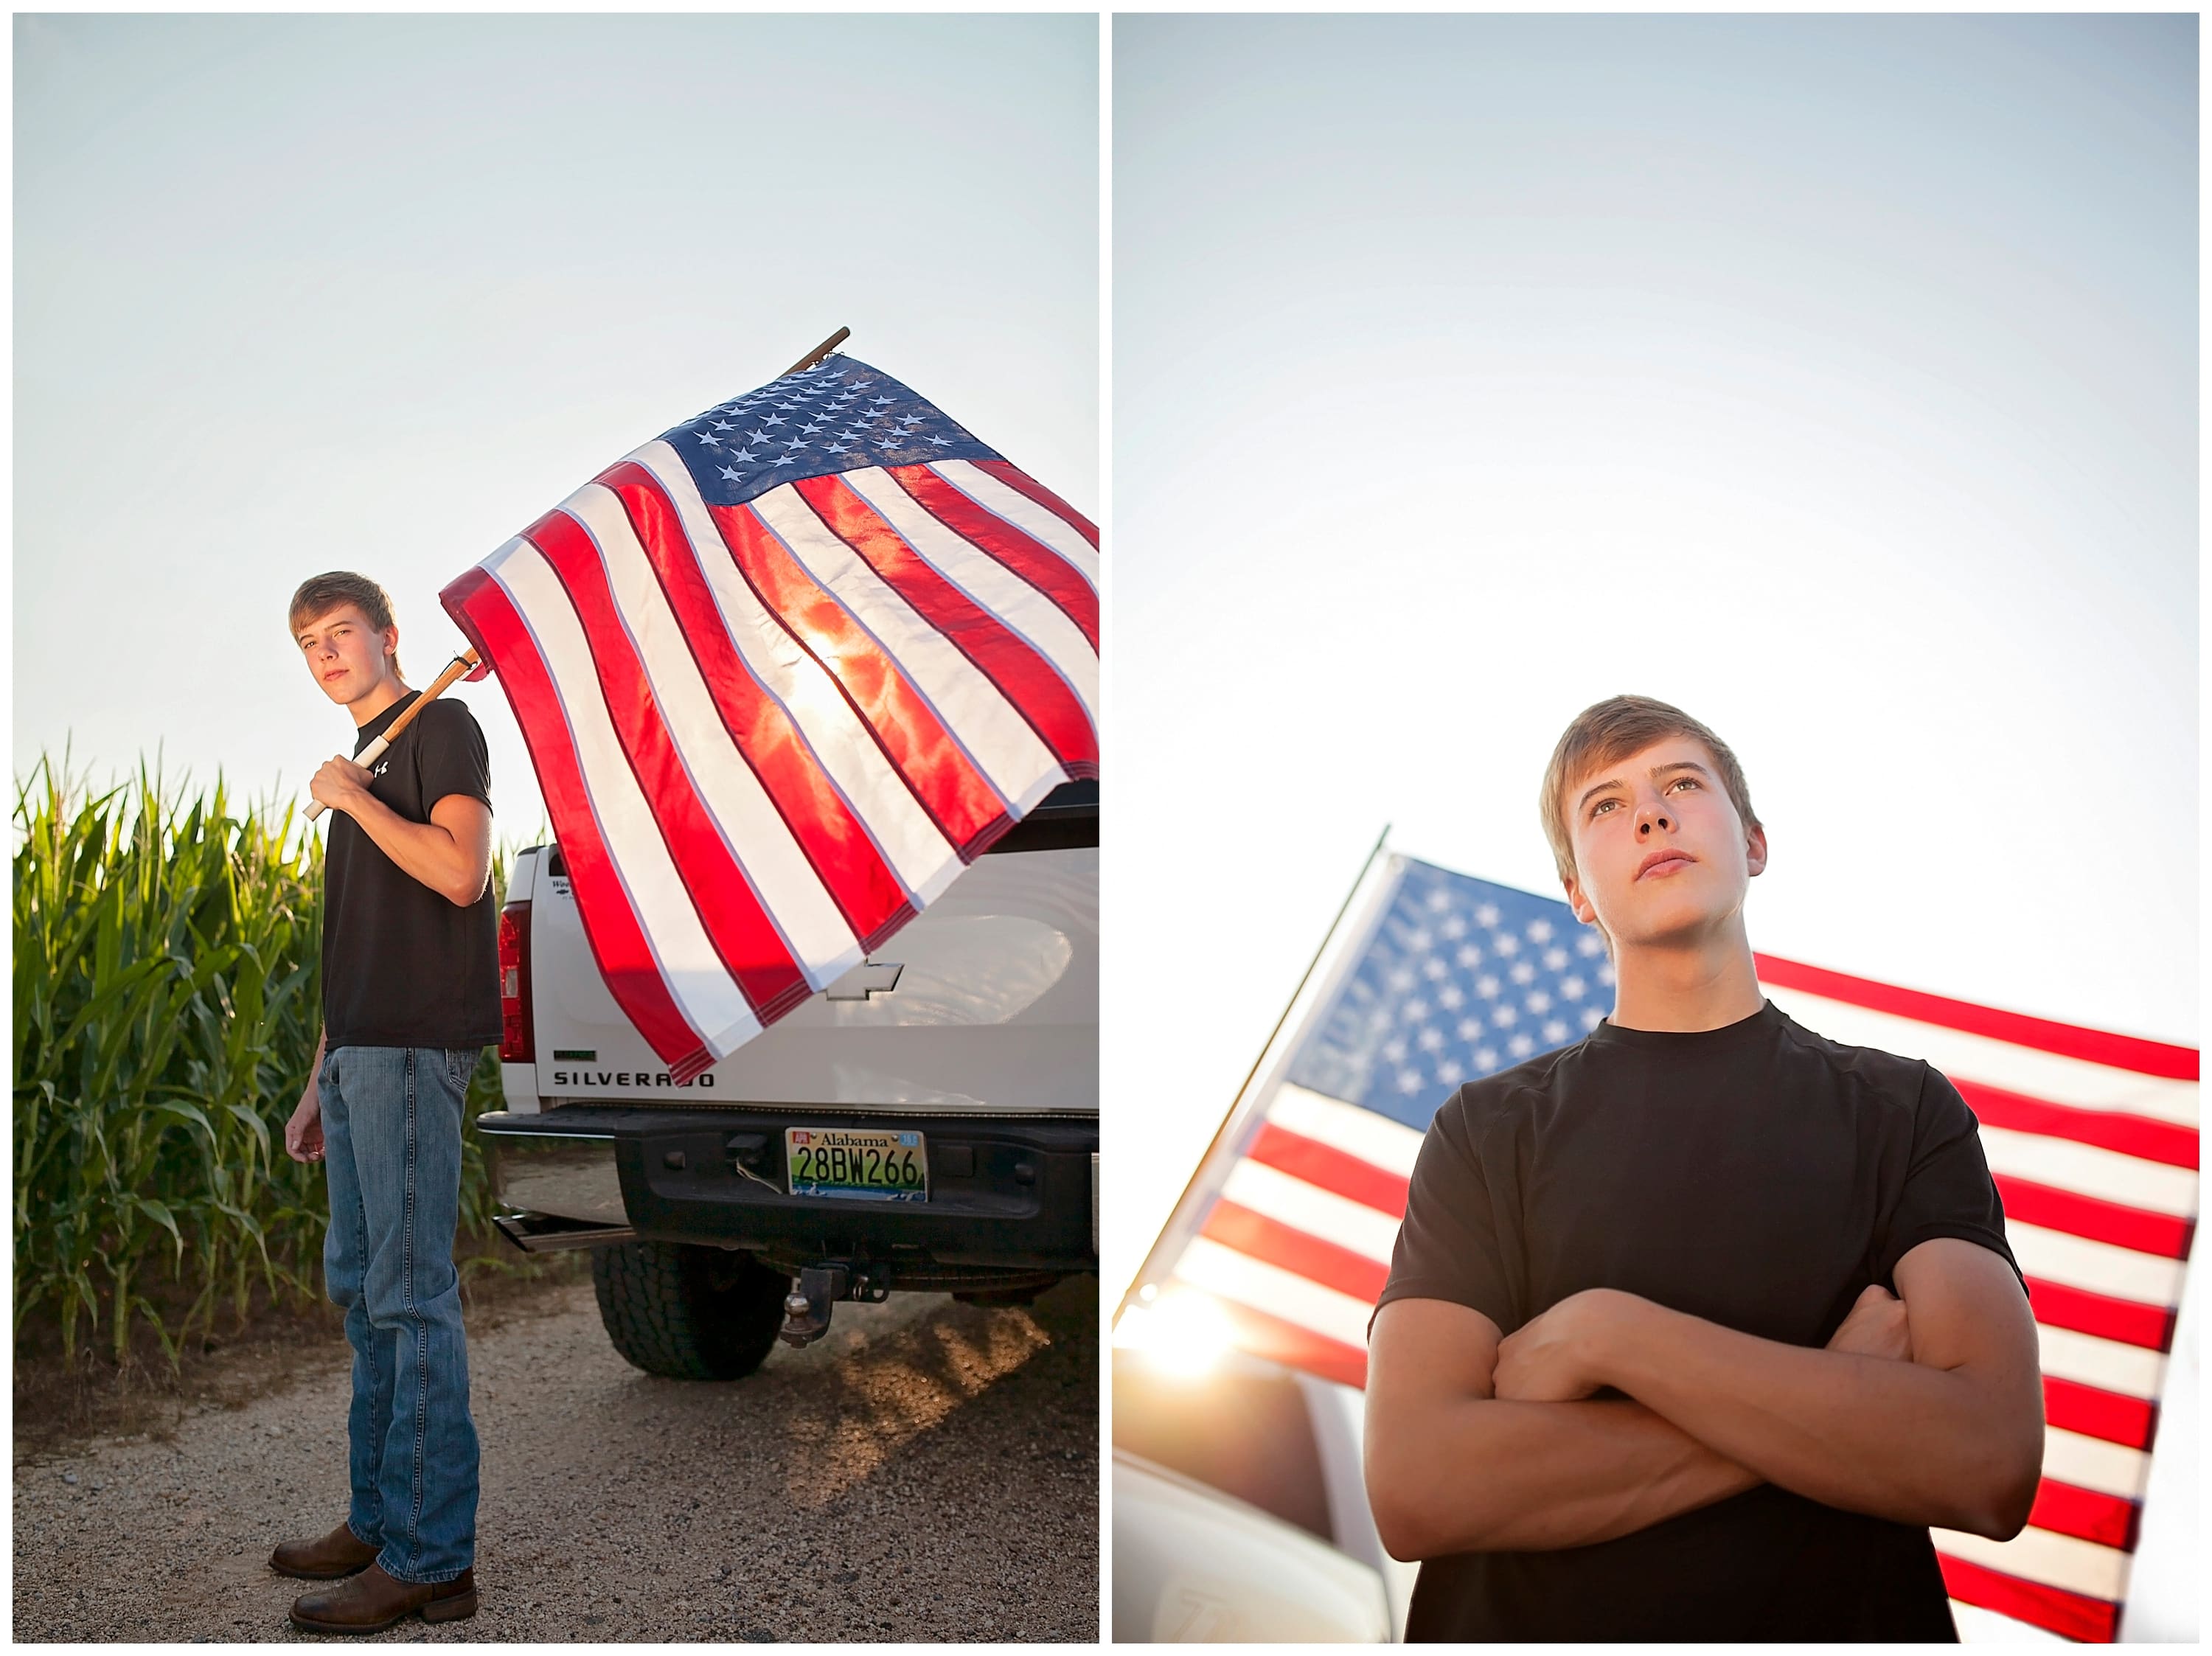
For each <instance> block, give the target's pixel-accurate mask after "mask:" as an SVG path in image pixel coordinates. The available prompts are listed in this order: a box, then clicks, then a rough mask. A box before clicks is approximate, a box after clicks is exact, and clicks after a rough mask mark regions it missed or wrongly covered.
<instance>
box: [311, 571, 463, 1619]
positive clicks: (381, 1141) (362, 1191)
mask: <svg viewBox="0 0 2212 1656" xmlns="http://www.w3.org/2000/svg"><path fill="white" fill-rule="evenodd" d="M291 622H292V636H293V641H294V642H295V644H296V645H297V646H298V647H299V649H300V652H301V656H302V657H303V658H305V660H306V662H307V670H308V671H309V672H311V673H313V675H314V676H315V682H317V683H318V684H319V685H320V686H321V687H322V689H323V694H324V695H327V696H328V697H330V699H331V701H334V702H336V703H337V704H338V705H339V706H340V707H343V708H345V709H346V711H347V712H349V713H351V714H352V715H353V721H354V727H355V742H354V752H355V753H356V754H358V753H360V752H361V750H362V749H363V748H366V747H367V746H368V744H369V743H371V742H373V741H374V740H375V739H376V738H377V737H380V736H381V735H382V734H383V733H384V732H385V731H386V730H387V729H388V728H389V727H390V726H391V725H392V721H393V720H394V719H398V717H399V716H400V714H401V713H404V712H405V711H406V710H407V709H408V708H409V707H411V706H413V705H414V703H415V701H416V697H417V696H418V695H419V694H420V692H418V691H415V690H411V689H410V688H408V687H407V685H406V684H405V682H403V681H402V680H401V678H400V676H399V654H398V650H399V629H398V627H397V626H396V625H395V624H394V623H393V621H392V601H391V599H390V598H388V597H386V595H385V591H384V589H383V588H382V587H380V586H379V585H377V584H376V583H375V582H374V581H373V580H369V579H366V578H365V577H362V576H360V575H355V574H348V573H332V574H327V575H318V576H316V577H315V578H314V579H313V580H310V581H308V582H307V583H306V584H305V585H302V586H301V588H300V590H299V591H297V592H295V593H294V594H293V595H292V606H291ZM308 791H309V792H311V793H313V795H314V797H315V798H317V799H319V800H320V801H322V803H323V804H324V805H325V807H326V808H327V809H328V810H330V811H331V828H330V839H329V842H328V845H327V846H325V851H324V853H323V874H324V888H323V955H322V961H323V1033H322V1038H321V1040H319V1042H318V1043H317V1044H316V1048H315V1069H314V1073H313V1075H311V1076H310V1077H308V1080H307V1089H306V1090H305V1091H304V1092H302V1093H301V1095H300V1103H299V1107H298V1108H297V1109H296V1110H295V1111H294V1112H293V1113H292V1119H291V1122H290V1124H289V1125H288V1126H287V1127H286V1128H285V1131H284V1144H285V1148H286V1149H287V1150H288V1151H289V1153H290V1154H291V1156H293V1158H294V1159H295V1160H296V1161H301V1162H316V1161H319V1162H322V1163H323V1165H324V1168H325V1176H326V1178H327V1180H328V1183H329V1188H330V1197H331V1228H330V1233H329V1235H328V1237H327V1239H326V1240H325V1243H324V1247H323V1275H324V1279H325V1283H326V1284H327V1286H328V1289H329V1292H330V1296H331V1299H332V1300H333V1301H336V1302H337V1303H338V1304H339V1305H341V1306H343V1307H345V1313H346V1315H345V1330H346V1339H347V1341H348V1343H349V1344H351V1345H352V1347H353V1407H352V1410H351V1412H350V1414H349V1416H347V1422H346V1426H347V1441H348V1443H349V1446H350V1456H349V1459H350V1468H351V1474H352V1481H353V1501H352V1507H351V1510H350V1511H349V1513H348V1515H347V1518H346V1521H345V1522H344V1523H343V1524H341V1525H339V1526H337V1528H336V1529H334V1530H332V1531H331V1532H330V1533H329V1534H328V1535H326V1536H324V1537H323V1538H321V1539H319V1540H315V1541H288V1542H286V1543H285V1544H283V1545H282V1546H280V1547H278V1548H277V1549H276V1552H275V1553H274V1554H272V1555H271V1556H270V1560H269V1562H270V1566H271V1567H272V1568H276V1569H277V1570H279V1571H281V1572H283V1574H286V1575H294V1576H299V1577H301V1578H303V1579H305V1580H337V1581H338V1582H339V1585H338V1586H335V1587H329V1588H325V1589H322V1590H321V1591H319V1592H307V1593H302V1594H301V1596H300V1597H299V1598H297V1599H296V1600H295V1601H294V1603H293V1605H292V1620H293V1621H294V1622H295V1623H297V1624H298V1625H299V1626H301V1627H302V1628H307V1629H313V1630H314V1631H316V1632H319V1633H373V1632H374V1631H376V1630H377V1629H380V1628H386V1627H390V1626H391V1625H392V1623H395V1622H398V1621H399V1620H401V1619H402V1618H403V1617H406V1616H409V1615H411V1614H414V1613H416V1612H417V1611H419V1612H421V1614H422V1617H424V1619H425V1620H428V1621H434V1622H443V1621H452V1620H454V1619H456V1618H458V1617H465V1616H473V1615H474V1614H475V1613H476V1608H477V1592H476V1578H475V1574H474V1573H473V1569H472V1566H473V1565H474V1563H475V1557H476V1514H477V1433H476V1425H475V1422H473V1421H471V1419H470V1417H469V1360H468V1351H467V1348H466V1346H465V1343H464V1341H463V1338H462V1329H461V1296H460V1279H459V1273H458V1272H456V1271H455V1270H454V1269H453V1228H454V1225H455V1223H456V1222H457V1220H458V1217H459V1204H460V1181H461V1117H462V1111H463V1101H464V1100H465V1098H466V1096H467V1095H468V1089H469V1076H470V1073H471V1071H473V1070H474V1069H475V1068H476V1064H477V1059H478V1058H479V1057H480V1056H481V1055H482V1053H483V1048H484V1046H486V1045H487V1044H488V1043H489V1042H490V1041H493V1040H497V1039H498V1037H499V1028H500V1020H499V976H498V917H497V916H496V915H495V913H494V912H493V905H492V892H491V879H490V876H491V769H490V765H489V761H488V758H487V755H486V751H485V748H484V739H483V731H480V730H478V729H477V722H476V720H475V719H474V718H473V717H471V714H470V713H469V710H468V708H467V707H465V706H464V705H463V704H462V703H461V702H459V701H445V700H440V701H433V702H431V703H430V704H429V706H428V707H424V708H423V709H422V713H421V714H420V715H419V716H418V717H416V719H414V720H413V721H412V722H411V723H410V724H409V725H408V727H407V728H406V729H405V730H404V731H401V732H400V734H399V737H398V740H397V741H396V742H394V743H392V746H391V747H390V749H387V750H386V753H385V755H384V756H383V757H382V758H381V759H380V760H378V761H376V768H375V770H374V772H371V771H368V770H366V769H363V768H362V767H361V766H359V765H356V764H355V763H353V762H352V761H349V760H347V759H343V758H333V759H331V761H329V762H328V763H327V764H325V766H323V767H322V768H321V769H320V770H319V771H317V772H316V773H315V774H314V779H313V781H311V782H310V783H309V784H308Z"/></svg>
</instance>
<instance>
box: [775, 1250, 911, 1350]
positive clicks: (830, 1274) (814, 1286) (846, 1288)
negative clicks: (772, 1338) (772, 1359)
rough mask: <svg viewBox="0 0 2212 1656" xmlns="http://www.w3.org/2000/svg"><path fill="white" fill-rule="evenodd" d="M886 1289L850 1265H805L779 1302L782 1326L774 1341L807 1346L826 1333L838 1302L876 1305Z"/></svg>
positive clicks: (863, 1271)
mask: <svg viewBox="0 0 2212 1656" xmlns="http://www.w3.org/2000/svg"><path fill="white" fill-rule="evenodd" d="M890 1294H891V1291H890V1289H889V1288H887V1287H885V1286H884V1285H883V1284H881V1283H877V1282H875V1281H873V1280H872V1279H871V1278H870V1277H869V1276H868V1274H867V1272H866V1271H865V1270H859V1271H856V1270H854V1268H853V1267H852V1266H850V1265H808V1266H806V1267H805V1269H804V1270H802V1271H800V1272H799V1275H798V1276H797V1277H794V1278H793V1280H792V1284H791V1292H790V1293H788V1294H787V1295H784V1299H783V1326H782V1327H781V1328H780V1329H778V1330H777V1331H776V1338H778V1339H780V1340H781V1341H782V1342H783V1343H784V1344H786V1345H811V1344H814V1342H815V1341H817V1340H818V1339H820V1338H822V1337H823V1335H824V1334H827V1333H828V1332H829V1313H830V1310H831V1308H832V1307H834V1306H835V1305H836V1302H837V1301H840V1300H864V1301H867V1302H868V1303H869V1304H871V1305H880V1304H882V1303H883V1302H884V1301H885V1300H887V1299H889V1298H890Z"/></svg>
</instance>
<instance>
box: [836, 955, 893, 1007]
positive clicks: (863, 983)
mask: <svg viewBox="0 0 2212 1656" xmlns="http://www.w3.org/2000/svg"><path fill="white" fill-rule="evenodd" d="M905 970H906V968H905V967H903V966H883V965H878V964H877V962H875V961H861V962H860V965H858V966H856V967H854V968H853V969H852V970H851V971H849V972H848V973H847V974H845V975H844V976H843V977H842V978H840V979H838V980H837V981H836V982H835V983H833V984H831V985H830V986H829V987H828V988H827V989H824V990H823V996H825V997H826V998H829V999H830V1000H866V999H867V998H868V997H869V996H871V995H888V994H889V993H890V992H891V991H892V990H894V989H896V988H897V987H898V980H899V974H900V973H902V972H903V971H905Z"/></svg>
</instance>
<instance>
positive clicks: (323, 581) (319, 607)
mask: <svg viewBox="0 0 2212 1656" xmlns="http://www.w3.org/2000/svg"><path fill="white" fill-rule="evenodd" d="M340 604H352V605H354V606H355V607H356V609H358V610H360V611H361V612H362V615H364V616H368V624H369V625H370V626H371V627H374V628H375V629H376V630H377V631H378V632H382V631H383V630H384V629H385V628H387V627H393V626H397V625H398V622H394V621H393V620H392V595H391V594H390V593H388V592H386V591H385V590H384V589H383V588H382V587H381V586H379V585H377V584H376V583H375V582H374V581H373V580H371V579H369V578H368V576H366V575H356V574H354V573H352V572H350V571H349V570H344V569H333V570H331V572H330V573H328V574H325V575H315V576H312V577H310V578H309V579H307V580H303V581H301V583H300V590H299V591H296V592H295V593H293V594H292V607H291V610H290V611H289V616H290V618H291V624H292V635H293V637H295V639H296V638H297V637H298V636H299V634H300V628H301V627H302V626H303V625H305V624H306V623H307V622H311V621H313V620H314V619H315V617H317V616H327V615H328V614H330V612H331V610H335V609H337V607H338V606H339V605H340ZM391 659H392V676H393V677H394V678H397V677H398V676H399V652H398V650H396V649H395V650H393V651H392V652H391Z"/></svg>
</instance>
